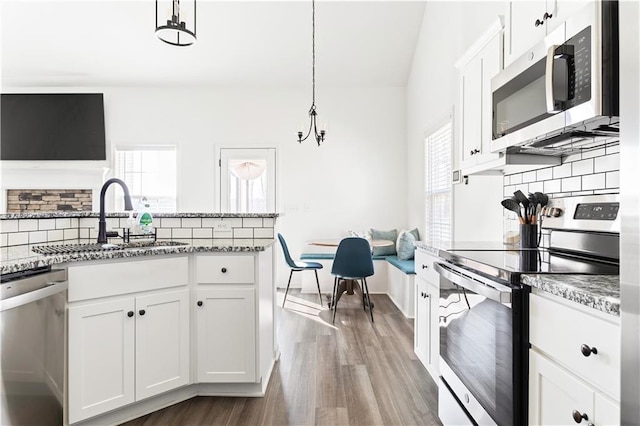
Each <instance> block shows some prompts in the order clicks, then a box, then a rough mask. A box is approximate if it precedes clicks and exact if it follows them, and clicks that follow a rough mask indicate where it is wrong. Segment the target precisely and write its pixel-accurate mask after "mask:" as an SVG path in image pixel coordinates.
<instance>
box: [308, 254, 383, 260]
mask: <svg viewBox="0 0 640 426" xmlns="http://www.w3.org/2000/svg"><path fill="white" fill-rule="evenodd" d="M334 257H336V254H335V253H302V254H301V255H300V260H318V259H320V260H322V259H329V260H332V259H333V258H334ZM372 257H373V260H386V259H387V258H388V257H389V256H383V255H374V256H372ZM394 257H395V256H394Z"/></svg>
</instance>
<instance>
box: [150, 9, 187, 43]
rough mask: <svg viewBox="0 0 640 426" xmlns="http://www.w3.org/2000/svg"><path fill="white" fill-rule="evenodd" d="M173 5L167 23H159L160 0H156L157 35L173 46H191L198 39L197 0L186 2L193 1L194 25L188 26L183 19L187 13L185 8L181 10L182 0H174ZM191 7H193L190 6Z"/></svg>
mask: <svg viewBox="0 0 640 426" xmlns="http://www.w3.org/2000/svg"><path fill="white" fill-rule="evenodd" d="M171 3H172V7H171V10H170V12H169V11H167V12H168V13H170V14H171V15H170V16H167V18H168V19H167V20H166V24H160V25H159V24H158V0H156V36H157V37H158V38H159V39H160V40H162V41H164V42H165V43H168V44H171V45H173V46H191V45H192V44H193V43H194V42H195V41H196V0H191V1H189V2H186V1H184V0H183V5H184V3H192V4H193V6H192V10H193V13H192V14H193V27H192V29H191V28H188V27H187V24H186V23H185V21H184V20H183V21H181V20H180V19H183V18H184V16H181V12H183V13H182V15H187V13H184V12H185V11H184V10H182V11H181V10H180V0H172V1H171ZM188 9H191V8H188Z"/></svg>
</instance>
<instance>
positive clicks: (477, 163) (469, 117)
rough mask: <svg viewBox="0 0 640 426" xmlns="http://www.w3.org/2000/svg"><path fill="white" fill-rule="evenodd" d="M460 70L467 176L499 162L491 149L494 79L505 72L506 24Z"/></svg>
mask: <svg viewBox="0 0 640 426" xmlns="http://www.w3.org/2000/svg"><path fill="white" fill-rule="evenodd" d="M456 67H457V68H458V69H459V70H460V74H459V75H460V79H459V85H458V88H459V109H458V110H459V111H460V114H459V120H458V133H459V136H458V143H459V144H460V168H461V169H462V170H463V172H467V171H468V170H470V169H478V168H482V165H483V164H486V163H488V162H491V161H494V160H497V159H498V158H499V155H498V154H495V153H492V152H491V151H490V149H491V114H492V105H491V79H492V78H493V77H495V76H496V75H498V73H499V72H500V70H501V69H502V23H501V22H500V21H499V20H496V23H495V24H494V25H493V26H492V27H491V28H490V29H489V30H488V31H487V32H486V33H485V34H484V35H483V36H482V37H480V39H479V40H478V42H476V43H475V44H474V45H473V46H472V47H470V48H469V50H467V52H466V53H465V54H464V55H463V56H462V58H461V59H460V60H459V61H458V62H457V64H456Z"/></svg>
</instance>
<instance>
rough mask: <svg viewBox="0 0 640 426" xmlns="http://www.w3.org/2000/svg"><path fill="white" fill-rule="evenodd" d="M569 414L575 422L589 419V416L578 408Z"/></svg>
mask: <svg viewBox="0 0 640 426" xmlns="http://www.w3.org/2000/svg"><path fill="white" fill-rule="evenodd" d="M571 415H572V416H573V421H574V422H576V423H582V420H587V421H589V417H588V416H587V415H586V414H583V413H581V412H580V411H578V410H573V413H571Z"/></svg>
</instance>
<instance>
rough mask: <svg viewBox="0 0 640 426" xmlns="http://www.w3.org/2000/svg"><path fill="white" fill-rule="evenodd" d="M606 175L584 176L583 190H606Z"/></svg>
mask: <svg viewBox="0 0 640 426" xmlns="http://www.w3.org/2000/svg"><path fill="white" fill-rule="evenodd" d="M605 187H606V185H605V174H604V173H598V174H595V175H589V176H583V177H582V189H583V190H588V189H601V188H605Z"/></svg>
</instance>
